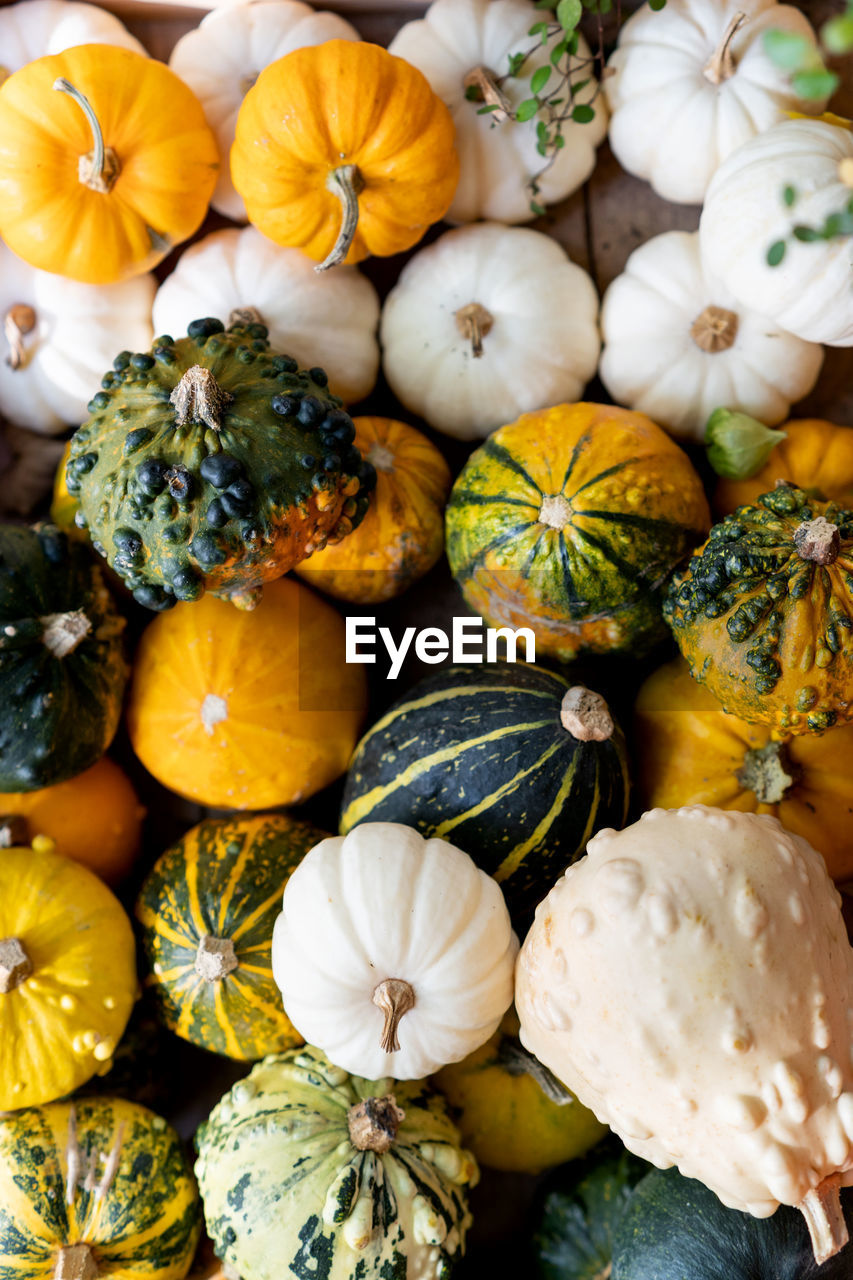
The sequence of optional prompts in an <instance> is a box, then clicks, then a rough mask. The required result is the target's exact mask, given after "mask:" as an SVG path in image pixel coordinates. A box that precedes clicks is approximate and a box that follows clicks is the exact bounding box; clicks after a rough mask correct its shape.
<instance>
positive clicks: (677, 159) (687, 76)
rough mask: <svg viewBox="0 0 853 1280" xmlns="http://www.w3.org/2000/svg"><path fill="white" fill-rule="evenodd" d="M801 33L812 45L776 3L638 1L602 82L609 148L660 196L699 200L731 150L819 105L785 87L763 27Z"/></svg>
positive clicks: (808, 33) (796, 14)
mask: <svg viewBox="0 0 853 1280" xmlns="http://www.w3.org/2000/svg"><path fill="white" fill-rule="evenodd" d="M771 30H775V31H784V32H788V33H791V34H794V35H797V36H802V37H803V39H805V40H807V41H808V42H809V43H810V44H811V45H813V46H816V43H817V42H816V37H815V34H814V32H813V30H812V28H811V26H810V25H809V22H808V19H807V18H806V17H805V16H804V15H803V14H802V13H801V12H800V10H799V9H795V8H793V6H791V5H784V4H781V5H780V4H775V3H774V2H773V0H667V4H666V7H665V8H664V9H663V10H662V11H661V12H659V13H656V12H653V11H652V10H651V9H649V8H648V7H647V6H646V5H644V6H643V7H642V8H641V9H640V10H638V12H637V13H635V14H633V15H632V16H631V17H630V18H629V19H628V21H627V22H626V23H625V24H624V26H623V27H622V29H621V31H620V33H619V45H618V48H617V49H616V50H615V52H614V53H613V55H612V56H611V58H610V61H609V62H608V64H607V65H608V69H609V71H610V73H611V74H610V75H609V77H607V78H605V81H604V86H605V91H606V93H607V100H608V102H609V104H610V109H611V112H612V117H611V120H610V146H611V148H612V150H613V154H614V155H615V156H616V159H617V160H618V161H619V163H620V164H621V165H622V167H623V169H627V170H628V172H629V173H634V174H636V175H637V176H638V177H640V178H646V179H647V180H648V181H649V182H650V183H651V185H652V188H653V189H654V190H655V191H656V192H657V193H658V195H660V196H663V198H664V199H665V200H674V201H676V202H677V203H681V204H701V203H702V200H703V199H704V196H705V192H706V191H707V189H708V183H709V182H710V181H711V178H712V177H713V175H714V173H715V172H716V170H717V169H718V168H719V166H720V165H721V164H722V162H723V161H724V160H725V159H726V157H727V156H728V155H730V154H731V152H732V151H734V150H736V148H737V147H739V146H740V145H741V144H742V143H744V142H746V141H747V140H748V139H749V138H752V137H754V136H755V135H756V134H758V133H763V132H764V130H766V129H769V128H771V126H773V125H774V124H777V123H778V122H779V121H780V120H784V119H786V116H787V113H788V112H789V111H805V112H815V111H820V110H821V108H822V106H823V102H822V101H821V102H815V101H814V100H812V101H809V102H806V101H804V100H803V99H801V98H799V97H797V95H796V94H795V93H794V91H793V89H792V88H791V83H790V72H789V71H786V70H784V69H782V68H780V67H778V66H776V64H775V63H774V62H772V61H771V59H770V57H769V56H768V54H767V52H766V50H765V47H764V36H765V34H766V32H768V31H771Z"/></svg>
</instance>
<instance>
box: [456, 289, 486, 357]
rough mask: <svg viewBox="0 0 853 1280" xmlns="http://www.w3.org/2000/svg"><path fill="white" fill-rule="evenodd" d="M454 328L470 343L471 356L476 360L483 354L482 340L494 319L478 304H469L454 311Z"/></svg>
mask: <svg viewBox="0 0 853 1280" xmlns="http://www.w3.org/2000/svg"><path fill="white" fill-rule="evenodd" d="M453 319H454V320H455V321H456V328H457V329H458V330H459V332H460V333H461V334H462V337H463V338H466V339H467V340H468V342H470V343H471V354H472V355H473V357H474V359H475V360H477V359H479V357H480V356H481V355H482V354H483V339H484V338H485V336H486V334H487V333H490V332H491V329H492V326H493V325H494V323H495V317H494V316H493V315H492V313H491V311H487V310H486V308H485V307H484V306H482V304H481V303H479V302H469V303H468V305H467V306H466V307H460V308H459V310H458V311H454V313H453Z"/></svg>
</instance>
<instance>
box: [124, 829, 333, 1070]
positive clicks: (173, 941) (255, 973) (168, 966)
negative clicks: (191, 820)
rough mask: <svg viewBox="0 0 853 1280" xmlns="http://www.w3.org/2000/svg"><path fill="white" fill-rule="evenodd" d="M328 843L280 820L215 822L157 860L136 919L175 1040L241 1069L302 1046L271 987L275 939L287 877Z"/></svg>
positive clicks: (151, 982) (151, 979)
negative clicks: (241, 1064)
mask: <svg viewBox="0 0 853 1280" xmlns="http://www.w3.org/2000/svg"><path fill="white" fill-rule="evenodd" d="M324 838H325V832H323V831H319V830H317V828H316V827H312V826H310V825H309V824H308V823H305V822H294V821H292V819H290V818H286V817H283V816H281V815H280V814H270V815H266V816H262V817H257V818H236V817H235V818H225V819H221V820H218V819H213V820H211V821H209V822H202V823H200V824H199V825H198V826H197V827H193V829H192V830H191V831H188V832H187V834H186V835H185V836H184V838H183V840H181V841H180V842H179V843H178V844H176V845H175V846H174V847H173V848H171V849H169V850H168V851H167V852H166V853H164V854H163V856H162V858H160V859H158V861H157V863H156V864H155V866H154V868H153V870H152V871H151V873H150V875H149V876H148V878H147V879H146V881H145V883H144V885H143V886H142V892H141V894H140V896H139V900H138V902H137V904H136V915H137V918H138V919H139V921H140V922H141V924H142V926H143V933H142V942H143V947H144V949H145V955H146V958H147V961H148V966H149V970H150V972H149V977H148V978H147V982H148V984H149V985H151V986H152V987H153V989H154V993H155V994H156V996H157V999H158V1001H159V1004H160V1009H161V1012H162V1015H163V1018H164V1021H165V1022H166V1025H167V1026H168V1027H170V1028H171V1030H172V1031H175V1032H177V1034H178V1035H179V1036H182V1037H183V1038H184V1039H185V1040H190V1041H192V1043H193V1044H197V1045H200V1046H201V1047H202V1048H203V1049H212V1050H214V1051H215V1052H216V1053H223V1054H227V1055H228V1056H229V1057H231V1058H240V1059H253V1058H262V1057H263V1056H264V1054H267V1053H275V1052H276V1051H279V1050H282V1049H289V1048H291V1047H293V1046H294V1045H298V1044H301V1042H302V1037H301V1036H300V1035H299V1034H298V1033H297V1032H296V1031H295V1030H294V1028H293V1026H292V1024H291V1022H290V1020H289V1018H288V1017H287V1015H286V1014H285V1012H284V1009H283V1008H282V1004H281V996H280V995H279V991H278V987H277V986H276V984H275V982H274V980H273V975H272V959H271V950H270V949H271V943H272V931H273V925H274V923H275V919H276V916H277V915H278V913H279V911H280V909H281V895H282V891H283V889H284V886H285V884H286V882H287V878H288V876H289V875H290V873H291V872H292V871H293V870H295V868H296V867H297V866H298V865H299V863H300V861H301V860H302V857H303V855H304V854H306V853H307V852H308V850H309V849H311V848H312V847H313V846H314V845H315V844H317V843H319V841H320V840H323V839H324ZM229 944H230V945H229ZM232 964H233V968H232V967H230V966H231V965H232ZM217 969H219V970H225V969H227V970H228V971H227V972H221V973H220V976H215V975H216V972H217Z"/></svg>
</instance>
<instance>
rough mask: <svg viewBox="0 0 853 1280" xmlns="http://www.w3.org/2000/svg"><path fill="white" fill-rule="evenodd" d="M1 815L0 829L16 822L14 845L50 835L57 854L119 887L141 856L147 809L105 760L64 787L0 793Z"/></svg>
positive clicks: (60, 785) (126, 780)
mask: <svg viewBox="0 0 853 1280" xmlns="http://www.w3.org/2000/svg"><path fill="white" fill-rule="evenodd" d="M0 815H2V817H0V825H2V823H3V822H4V820H6V819H8V818H12V819H18V820H19V821H17V822H16V823H15V824H14V826H12V828H11V831H12V833H13V834H14V837H15V838H14V840H13V841H12V843H14V844H30V843H31V841H32V838H33V837H34V836H49V837H50V839H51V840H53V841H55V843H56V852H57V853H61V854H64V856H65V857H66V858H73V860H74V861H75V862H82V864H83V866H84V867H88V868H89V870H90V871H94V872H95V875H98V876H100V877H101V879H102V880H105V881H106V882H107V884H117V883H118V882H119V881H120V880H121V879H123V877H124V876H126V875H127V873H128V871H129V870H130V868H131V867H132V865H133V861H134V858H135V857H136V855H137V853H138V852H139V841H140V833H141V829H142V819H143V818H144V817H145V810H144V809H143V807H142V805H141V804H140V803H139V800H138V799H137V796H136V792H135V791H134V789H133V786H132V785H131V782H130V779H129V778H128V777H127V775H126V774H125V773H123V772H122V770H121V769H120V768H119V767H118V765H117V764H115V763H114V762H113V761H112V760H109V759H107V757H106V756H104V757H103V759H101V760H99V761H98V763H97V764H93V765H92V767H91V769H86V770H85V772H83V773H78V774H77V776H76V777H75V778H70V779H69V780H68V781H67V782H58V783H57V784H56V786H53V787H44V788H43V789H42V790H41V791H26V792H21V793H17V792H15V793H13V792H4V793H2V794H0Z"/></svg>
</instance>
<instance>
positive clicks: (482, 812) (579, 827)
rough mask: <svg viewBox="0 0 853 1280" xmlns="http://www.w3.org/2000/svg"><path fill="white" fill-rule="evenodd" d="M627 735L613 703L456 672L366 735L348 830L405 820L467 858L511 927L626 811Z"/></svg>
mask: <svg viewBox="0 0 853 1280" xmlns="http://www.w3.org/2000/svg"><path fill="white" fill-rule="evenodd" d="M628 787H629V783H628V767H627V762H626V755H625V743H624V739H623V737H622V733H621V730H620V729H619V728H618V726H617V725H616V724H615V723H614V721H613V719H612V717H611V716H610V713H609V711H608V709H607V704H606V703H605V702H604V699H603V698H601V697H600V696H599V695H598V694H595V693H592V692H591V691H590V690H588V689H584V687H583V686H582V685H570V683H569V681H568V680H566V679H564V678H563V677H562V676H558V675H555V674H553V673H552V672H550V671H545V670H543V669H542V668H540V667H534V666H528V665H526V664H524V663H505V662H498V663H486V664H483V665H482V666H449V667H445V668H442V670H440V671H436V672H435V673H433V674H432V675H430V676H427V677H426V679H424V680H422V681H420V682H419V683H418V684H417V685H416V686H415V687H414V688H413V689H412V690H411V691H410V693H408V694H407V695H406V696H405V697H403V698H402V699H400V701H398V702H396V703H395V704H394V705H393V706H392V707H391V708H390V710H389V711H388V712H387V713H386V714H385V715H384V716H383V717H382V719H381V720H379V721H378V723H377V724H375V725H374V726H373V728H372V729H371V730H370V731H369V732H368V733H367V734H365V736H364V737H363V738H362V740H361V742H360V743H359V745H358V747H357V748H356V751H355V755H354V756H353V761H352V765H351V768H350V772H349V775H348V777H347V782H346V789H345V791H344V801H343V810H342V814H341V824H340V826H341V831H342V832H343V833H346V832H347V831H350V830H351V829H352V828H353V827H354V826H356V825H357V824H358V823H360V822H402V823H405V824H407V825H409V826H412V827H415V828H416V829H417V830H418V831H420V832H421V833H422V834H423V835H425V836H440V837H441V838H442V839H444V840H450V841H451V842H452V843H453V844H455V845H457V846H458V848H460V849H464V850H465V852H466V853H468V854H470V855H471V857H472V858H473V859H474V860H475V862H476V863H477V865H478V866H479V867H481V868H482V869H483V870H484V871H487V872H489V874H490V875H493V876H494V877H495V879H496V880H497V881H498V882H499V883H500V885H501V888H502V889H503V891H504V895H505V897H506V899H507V904H508V906H509V908H510V912H511V913H512V915H513V917H514V919H516V920H521V919H522V918H523V917H524V916H525V914H527V913H529V912H530V911H532V910H533V908H534V907H535V906H536V904H537V903H538V902H539V900H540V899H541V898H542V897H544V896H545V894H546V893H547V892H548V890H549V889H550V888H551V886H552V885H553V883H554V881H555V880H556V879H557V878H558V876H559V875H560V874H561V873H562V872H563V871H564V870H565V868H566V867H567V866H568V865H569V863H571V862H572V861H574V859H575V858H577V857H578V856H580V854H582V853H583V851H584V848H585V847H586V843H587V841H588V840H589V839H590V837H591V836H592V835H593V834H594V833H595V832H596V831H598V830H599V829H600V828H601V827H609V826H615V827H620V826H622V825H623V823H624V821H625V816H626V813H627V806H628Z"/></svg>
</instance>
